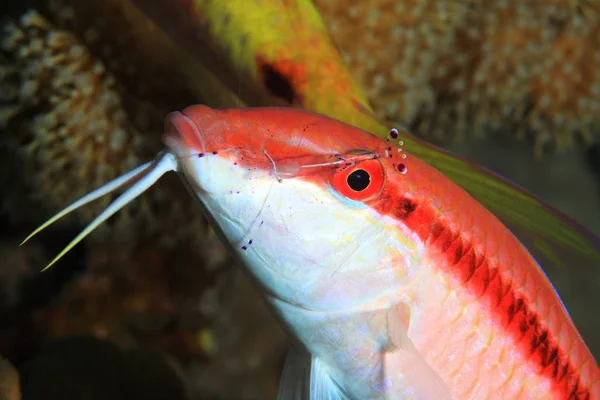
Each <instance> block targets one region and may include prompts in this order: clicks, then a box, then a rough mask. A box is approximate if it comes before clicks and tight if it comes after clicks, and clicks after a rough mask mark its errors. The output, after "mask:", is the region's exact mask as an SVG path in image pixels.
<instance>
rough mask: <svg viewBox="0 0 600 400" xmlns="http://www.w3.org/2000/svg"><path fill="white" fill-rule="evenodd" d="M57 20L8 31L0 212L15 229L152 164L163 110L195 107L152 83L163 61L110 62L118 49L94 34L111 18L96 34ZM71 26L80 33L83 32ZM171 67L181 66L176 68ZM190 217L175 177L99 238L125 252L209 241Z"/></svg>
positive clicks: (37, 19)
mask: <svg viewBox="0 0 600 400" xmlns="http://www.w3.org/2000/svg"><path fill="white" fill-rule="evenodd" d="M55 7H57V6H55ZM56 10H57V11H56V12H55V14H50V15H55V18H54V20H55V21H57V22H55V23H52V22H51V21H50V18H48V17H45V16H42V15H41V14H40V13H39V12H37V11H33V10H31V11H28V12H27V13H25V14H24V15H22V16H21V18H20V19H19V20H18V21H12V22H8V23H6V24H5V26H4V34H3V40H2V50H3V56H4V58H5V61H6V62H4V63H3V64H2V67H1V69H0V87H1V88H2V89H1V93H2V99H0V101H1V103H0V129H2V131H1V133H0V143H1V144H2V146H1V147H2V152H3V157H2V171H3V174H2V175H1V176H0V185H1V186H2V187H4V188H6V190H3V193H4V194H5V195H3V196H2V199H1V210H2V212H4V213H5V214H7V215H10V217H11V219H12V221H13V222H23V223H39V222H40V221H41V220H43V219H44V218H47V217H48V215H49V214H50V213H52V212H56V211H57V210H58V209H60V208H62V207H64V206H66V205H67V204H69V203H70V202H72V201H74V200H75V199H77V198H79V197H81V196H82V195H84V194H85V193H88V192H89V191H90V190H92V189H94V188H96V187H98V186H100V185H102V184H104V183H106V182H108V181H109V180H110V179H112V178H114V177H116V176H118V175H120V174H122V173H124V172H126V171H128V170H130V169H132V168H133V167H135V166H137V165H139V164H141V163H142V162H145V161H148V160H150V159H152V158H153V157H154V156H155V154H156V153H157V152H158V151H159V150H160V149H161V148H162V147H163V144H162V142H161V139H160V135H161V134H162V125H163V120H164V117H165V116H166V114H167V113H168V112H170V111H173V108H170V106H169V105H172V107H183V106H185V105H188V104H190V103H191V102H192V100H191V98H192V95H191V94H190V93H189V92H187V93H186V86H185V82H182V81H181V80H180V79H177V76H179V75H176V76H175V77H174V78H173V79H170V80H169V81H168V82H166V81H164V80H160V79H158V80H153V79H150V78H151V77H153V76H154V75H155V74H159V75H158V76H162V74H165V75H166V76H168V75H172V72H171V73H170V74H169V71H165V69H164V68H163V65H159V64H160V62H163V63H164V61H160V62H159V61H156V62H153V61H147V60H148V59H150V60H152V58H151V57H150V55H148V54H146V53H144V51H146V52H147V51H148V46H145V47H144V46H138V47H136V48H135V49H136V50H135V51H134V50H130V51H124V50H125V49H119V50H120V51H119V52H118V53H115V48H116V47H117V45H112V46H111V44H110V43H111V42H109V41H106V40H104V38H103V37H102V34H101V33H100V32H104V34H107V33H106V32H107V29H108V28H107V26H106V21H107V20H110V18H109V17H110V15H106V16H102V17H99V18H97V25H93V24H90V25H86V24H84V21H83V20H81V19H79V18H77V19H76V18H75V10H74V9H72V8H70V7H65V6H63V7H58V8H56ZM75 21H77V23H76V22H75ZM102 23H104V24H105V25H104V26H101V25H102ZM115 23H117V22H115ZM56 24H60V25H62V26H65V28H61V27H58V26H57V25H56ZM77 24H81V25H86V28H85V29H84V31H83V32H80V31H79V30H78V29H77V28H76V26H77ZM130 30H132V29H130ZM115 34H116V33H115ZM148 36H149V38H148V39H151V38H152V36H151V35H148ZM82 37H85V38H87V39H85V40H83V39H82ZM137 37H139V36H135V35H133V34H132V35H130V36H124V39H122V40H120V41H119V42H118V43H119V44H120V46H122V47H124V48H130V46H131V45H132V43H136V42H135V40H133V39H135V38H137ZM101 39H102V40H101ZM127 39H128V40H127ZM160 43H161V42H159V41H155V48H154V50H155V51H156V52H157V53H158V54H162V55H163V56H165V55H168V52H167V51H166V50H163V47H161V46H160ZM98 53H102V54H104V56H103V57H100V56H98V55H97V54H98ZM120 54H123V55H122V56H121V55H120ZM149 57H150V58H149ZM157 59H159V60H164V58H163V57H160V58H159V57H157ZM172 67H173V68H176V67H177V66H176V64H175V63H173V65H172ZM134 77H135V79H133V78H134ZM154 81H156V82H154ZM175 109H176V108H175ZM113 198H114V196H106V197H105V198H103V199H100V200H98V201H97V202H95V203H93V204H92V205H90V206H89V207H85V208H84V209H82V210H81V211H79V213H78V215H77V216H78V217H80V218H81V217H83V218H82V219H84V220H87V221H89V220H90V218H91V217H92V216H94V215H96V214H97V213H98V212H99V211H100V210H101V209H103V208H104V207H105V206H106V205H107V203H108V202H109V201H111V200H112V199H113ZM192 209H193V204H192V201H191V199H190V198H189V196H188V195H187V193H186V192H185V190H184V189H183V188H182V187H181V185H180V184H179V182H177V180H176V179H175V180H174V179H173V178H172V177H171V178H170V179H169V178H167V179H165V180H164V182H161V185H160V186H158V187H156V188H152V189H151V190H150V191H149V193H148V195H146V196H143V197H142V198H141V199H140V201H138V202H136V204H135V206H132V207H127V208H125V209H124V210H123V211H122V212H120V213H119V214H118V215H117V216H115V218H114V219H112V220H110V221H109V223H108V224H107V225H105V226H104V227H103V228H102V229H104V230H105V233H107V232H106V231H107V229H106V228H107V227H112V228H113V229H112V230H111V231H110V232H112V233H113V234H114V233H115V232H119V233H120V234H119V235H117V237H116V238H117V240H120V241H121V242H123V241H127V242H130V243H132V242H134V241H135V237H136V236H137V235H139V234H141V233H142V232H143V235H148V236H149V235H159V236H161V238H162V239H163V242H165V243H171V244H174V243H175V242H177V241H178V240H184V238H186V239H190V238H194V239H197V238H198V237H199V236H198V235H200V237H201V236H202V235H203V234H204V233H205V232H206V229H205V227H206V224H205V223H204V221H203V220H202V217H201V216H200V215H199V214H198V213H194V214H195V215H196V216H197V217H196V218H192V219H190V218H189V216H188V215H186V214H187V213H191V212H192V211H190V210H192ZM68 222H69V221H68V220H67V221H65V223H68ZM102 229H101V230H102Z"/></svg>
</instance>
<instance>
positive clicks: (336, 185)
mask: <svg viewBox="0 0 600 400" xmlns="http://www.w3.org/2000/svg"><path fill="white" fill-rule="evenodd" d="M384 183H385V170H384V168H383V164H382V163H381V161H380V160H378V159H372V160H365V161H361V162H359V163H357V164H356V165H354V166H352V167H351V168H346V169H340V170H337V171H335V172H334V174H333V177H332V179H331V186H332V187H333V189H334V190H335V191H337V192H338V193H339V194H340V195H342V196H344V197H346V198H348V199H350V200H354V201H366V200H369V199H372V198H373V197H375V196H377V195H378V194H379V193H380V192H381V189H382V188H383V185H384Z"/></svg>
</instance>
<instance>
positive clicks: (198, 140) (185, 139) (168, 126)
mask: <svg viewBox="0 0 600 400" xmlns="http://www.w3.org/2000/svg"><path fill="white" fill-rule="evenodd" d="M164 132H165V133H164V135H163V141H164V143H165V144H166V145H167V147H169V148H170V149H171V150H172V151H173V152H175V153H176V155H177V156H178V157H180V158H181V157H184V156H189V155H191V154H198V153H203V152H204V151H206V142H205V138H204V135H203V134H202V132H200V129H198V126H197V124H195V123H194V121H192V119H191V118H190V117H189V116H187V115H186V114H185V112H184V113H182V112H179V111H174V112H172V113H169V114H168V115H167V117H166V118H165V127H164Z"/></svg>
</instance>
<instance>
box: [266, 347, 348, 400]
mask: <svg viewBox="0 0 600 400" xmlns="http://www.w3.org/2000/svg"><path fill="white" fill-rule="evenodd" d="M277 399H278V400H349V398H348V397H347V396H346V395H345V394H344V393H343V392H342V390H341V389H340V388H339V387H338V385H337V384H336V383H335V382H334V380H333V379H332V378H331V377H330V376H329V374H328V373H327V371H326V368H325V366H324V365H323V363H322V362H321V361H320V360H319V359H318V358H316V357H312V356H311V355H310V354H309V353H308V352H307V351H306V350H305V349H303V348H299V347H296V346H292V348H290V350H289V351H288V355H287V358H286V360H285V366H284V368H283V373H282V375H281V381H280V383H279V394H278V396H277Z"/></svg>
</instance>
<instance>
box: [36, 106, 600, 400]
mask: <svg viewBox="0 0 600 400" xmlns="http://www.w3.org/2000/svg"><path fill="white" fill-rule="evenodd" d="M398 137H400V135H399V131H398V130H397V129H391V130H390V132H389V140H383V139H381V138H379V137H377V136H375V135H373V134H371V133H369V132H367V131H364V130H362V129H360V128H357V127H354V126H352V125H349V124H346V123H344V122H341V121H338V120H335V119H332V118H329V117H326V116H323V115H321V114H317V113H313V112H309V111H306V110H301V109H294V108H285V107H264V108H232V109H213V108H210V107H208V106H205V105H194V106H190V107H188V108H186V109H184V110H182V111H180V112H179V111H177V112H173V113H171V114H169V115H168V116H167V118H166V119H165V128H164V143H165V145H166V148H165V150H163V151H162V152H161V153H160V154H158V155H157V157H156V158H155V159H154V160H152V161H150V162H148V163H146V164H143V165H141V166H139V167H138V168H136V169H134V170H132V171H131V172H129V173H126V174H124V175H123V176H121V177H119V178H117V179H115V180H113V181H111V182H109V183H107V184H105V185H104V186H101V187H99V188H98V189H96V190H95V191H92V192H90V193H89V194H88V195H86V196H84V197H82V198H81V199H80V200H78V201H76V202H75V203H73V204H71V205H70V206H68V207H67V208H65V209H64V210H63V211H61V212H59V213H58V214H56V215H55V216H54V217H52V218H50V219H49V220H48V221H47V222H46V223H44V224H42V225H41V226H40V227H39V228H38V229H36V230H35V231H34V232H33V233H32V234H31V235H30V236H29V237H27V238H26V239H25V241H26V240H28V239H29V238H30V237H32V236H33V235H35V234H37V233H38V232H39V231H40V230H42V229H44V228H45V227H47V226H48V225H50V224H51V223H53V222H55V221H56V220H58V219H59V218H61V217H63V216H64V215H66V214H68V213H69V212H71V211H73V210H75V209H77V208H79V207H81V206H84V205H85V204H87V203H89V202H91V201H93V200H95V199H97V198H99V197H101V196H104V195H106V194H107V193H110V192H113V191H114V190H117V189H119V188H122V187H124V186H127V185H130V187H129V188H128V189H127V190H125V191H124V192H123V193H122V194H121V195H120V196H119V197H117V199H116V200H114V202H113V203H111V204H110V205H109V206H108V207H107V208H106V209H105V210H104V211H103V212H102V213H100V214H99V215H98V217H97V218H96V219H95V220H93V221H92V222H91V223H90V224H89V225H88V226H87V227H86V228H85V229H84V230H83V231H82V232H81V233H80V234H79V235H78V236H77V237H75V238H74V239H73V241H72V242H71V243H70V244H68V245H67V247H66V248H65V249H64V250H63V251H62V252H61V253H59V254H58V255H57V257H56V258H55V259H54V260H52V261H51V262H50V263H49V265H48V266H47V267H46V268H48V267H49V266H51V265H53V264H54V263H56V262H57V261H58V260H59V259H60V257H62V256H63V255H64V254H65V253H66V252H67V251H69V250H70V249H71V248H72V247H73V246H75V245H76V244H77V243H79V242H80V241H81V240H83V239H84V238H85V236H86V235H88V234H89V233H91V232H92V231H93V230H94V229H95V228H96V227H97V226H99V225H100V224H101V223H103V222H104V221H106V220H107V219H108V218H110V217H111V216H112V215H113V214H115V213H116V212H118V211H119V210H120V209H121V208H122V207H123V206H125V205H126V204H128V203H130V202H131V201H133V200H134V199H135V198H136V197H138V196H139V195H141V194H142V193H143V192H144V191H145V190H147V189H148V188H149V187H151V186H152V185H154V184H155V183H156V182H157V181H158V180H159V178H160V177H161V176H162V175H164V174H165V173H167V172H169V171H175V172H176V173H178V175H179V176H180V177H181V179H182V182H183V183H184V185H185V186H186V187H187V189H188V191H189V192H190V194H191V195H192V196H193V197H194V198H196V199H197V200H198V202H199V204H200V205H201V208H202V210H203V212H204V214H205V216H206V217H207V219H208V220H209V222H210V223H211V226H212V227H213V229H214V230H215V232H216V233H217V235H218V236H219V237H220V238H221V239H222V241H223V243H224V244H225V245H226V246H227V248H228V249H229V251H230V252H231V254H232V255H233V256H234V257H235V258H236V259H237V260H238V261H239V264H240V265H242V266H243V268H244V270H245V271H246V273H248V275H249V276H250V277H251V279H252V280H253V281H254V282H255V284H256V285H257V286H258V287H259V288H260V291H261V293H262V295H263V298H264V300H265V301H266V303H267V304H268V305H269V307H270V309H271V311H272V312H273V314H274V315H275V317H276V318H277V319H278V321H279V322H280V323H281V325H282V326H283V327H284V328H285V330H286V331H287V332H288V333H289V335H290V337H291V338H292V339H293V343H294V345H293V346H292V348H291V350H290V352H289V353H288V355H287V358H286V362H285V366H284V370H283V373H282V377H281V383H280V389H279V395H278V398H279V399H282V400H283V399H285V400H288V399H326V400H327V399H378V400H379V399H380V400H384V399H385V400H388V399H509V398H510V399H513V398H514V399H517V398H522V399H567V398H568V399H598V398H600V369H599V368H598V366H597V364H596V361H595V360H594V357H593V356H592V354H591V353H590V351H589V349H588V347H587V346H586V344H585V343H584V341H583V339H582V338H581V336H580V334H579V332H578V330H577V328H576V327H575V325H574V323H573V322H572V320H571V318H570V316H569V314H568V312H567V310H566V308H565V307H564V305H563V304H562V302H561V300H560V297H559V295H558V294H557V292H556V291H555V290H554V288H553V286H552V284H551V282H550V281H549V280H548V278H547V277H546V275H545V274H544V271H543V270H542V268H541V267H540V265H539V264H538V262H537V261H536V259H535V258H534V257H533V256H532V255H531V253H530V252H529V251H528V250H527V248H526V247H525V246H523V244H522V243H521V242H520V241H519V240H518V238H517V237H516V236H515V235H514V234H512V233H511V231H510V230H509V229H508V228H507V227H506V226H505V225H504V224H503V223H502V222H501V220H499V219H498V218H497V217H496V216H495V215H494V214H493V213H492V212H490V211H489V210H488V209H487V208H485V207H484V206H483V205H482V204H480V203H479V202H478V201H477V200H475V199H474V198H473V197H472V196H471V195H469V194H468V193H467V192H466V191H465V190H463V189H462V188H461V187H460V186H458V185H457V184H456V183H454V182H453V181H452V180H450V179H448V178H447V177H446V176H445V175H444V174H442V173H441V172H440V171H438V170H437V169H435V168H434V167H432V166H431V165H429V164H428V163H426V162H424V161H423V160H421V159H420V158H419V157H416V156H414V155H413V154H410V153H409V152H407V151H406V150H405V149H404V148H403V143H402V142H397V141H395V139H397V138H398Z"/></svg>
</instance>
